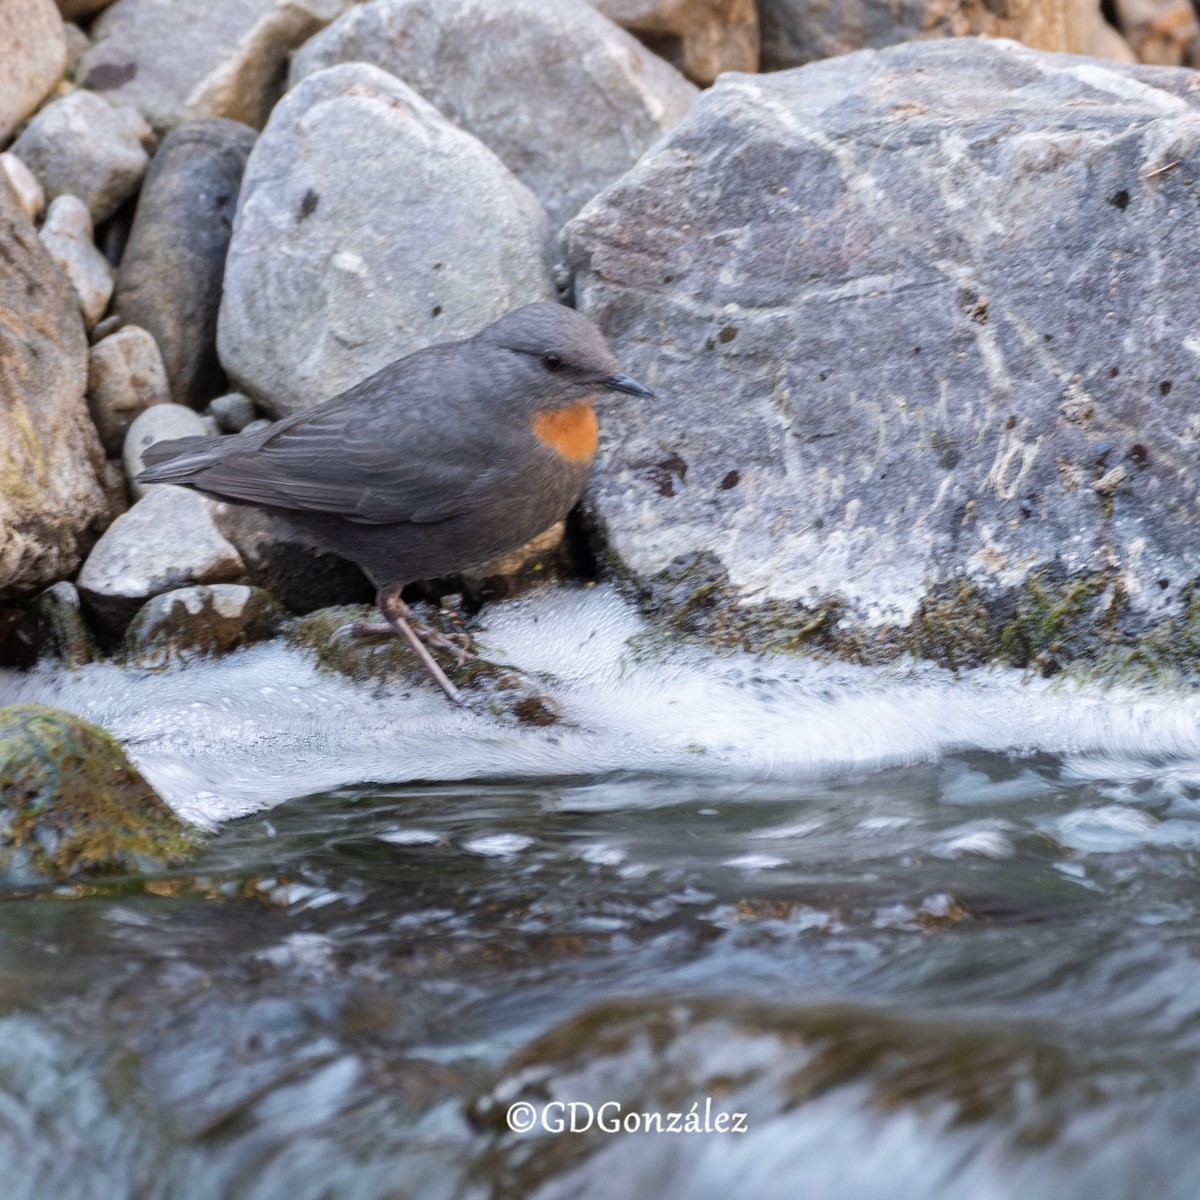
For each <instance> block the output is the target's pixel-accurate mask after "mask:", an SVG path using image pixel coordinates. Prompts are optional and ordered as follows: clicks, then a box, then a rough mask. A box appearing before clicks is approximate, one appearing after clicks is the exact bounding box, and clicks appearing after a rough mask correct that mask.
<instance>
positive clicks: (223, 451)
mask: <svg viewBox="0 0 1200 1200" xmlns="http://www.w3.org/2000/svg"><path fill="white" fill-rule="evenodd" d="M430 407H431V406H426V409H427V410H428V409H429V408H430ZM455 418H457V419H455ZM494 436H495V433H494V430H491V429H490V427H489V423H488V422H487V421H486V420H480V419H479V418H478V416H476V419H475V420H474V421H471V420H467V419H464V414H462V412H461V410H459V411H458V412H457V413H456V412H454V406H453V405H446V406H442V407H441V409H440V411H439V412H430V411H423V412H417V413H412V414H410V415H405V413H404V405H403V402H402V400H399V401H397V399H396V398H395V397H391V398H385V399H380V400H379V401H378V402H377V401H375V400H372V399H369V398H368V399H365V400H364V398H362V397H360V398H359V402H358V403H354V402H353V399H352V394H350V393H348V394H347V395H345V396H342V397H339V398H338V399H337V400H335V401H329V402H327V403H325V404H322V405H318V406H317V407H316V408H312V409H308V410H307V411H305V412H301V413H297V414H295V415H294V416H291V417H287V418H285V419H284V420H283V421H279V422H277V423H276V424H275V425H273V426H272V427H271V428H270V429H268V430H263V431H261V432H258V433H255V434H252V435H250V436H249V437H246V435H239V437H237V438H218V439H210V438H205V439H187V440H182V439H181V440H180V442H179V443H177V445H176V446H172V445H169V444H163V445H162V446H161V448H160V447H152V448H151V451H150V452H148V454H147V461H148V463H149V464H150V466H149V469H148V470H147V471H146V472H145V473H144V474H143V476H141V477H140V478H141V479H143V480H144V481H145V482H175V483H188V484H191V485H192V486H194V487H198V488H201V489H203V490H204V491H206V492H211V493H213V494H215V495H218V496H227V497H229V498H230V499H232V500H242V501H247V502H250V503H253V504H267V505H271V506H273V507H276V508H283V509H291V510H294V511H306V512H320V513H330V514H334V515H336V516H340V517H344V518H345V519H346V520H349V521H359V522H362V523H363V524H369V525H390V524H395V523H397V522H401V521H414V522H417V523H419V524H426V523H432V522H436V521H443V520H446V519H448V518H449V517H452V516H454V515H455V514H456V513H458V512H461V511H462V510H463V509H464V508H466V507H469V505H470V502H471V500H472V499H473V498H474V497H475V496H476V495H478V494H479V492H481V491H483V490H485V489H486V488H487V486H488V483H489V480H490V479H491V478H492V477H493V475H494V473H495V471H496V469H497V467H496V464H497V462H498V461H499V459H498V456H497V455H496V454H494V453H489V450H490V449H491V447H490V442H489V439H490V438H493V437H494ZM188 441H190V442H191V443H192V444H191V445H188V444H187V442H188Z"/></svg>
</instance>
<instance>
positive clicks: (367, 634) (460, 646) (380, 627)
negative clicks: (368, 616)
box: [329, 621, 475, 667]
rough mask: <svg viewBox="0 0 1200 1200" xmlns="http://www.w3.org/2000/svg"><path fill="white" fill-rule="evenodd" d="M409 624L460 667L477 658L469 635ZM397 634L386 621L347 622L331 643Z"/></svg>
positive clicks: (429, 643)
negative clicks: (445, 632) (442, 631)
mask: <svg viewBox="0 0 1200 1200" xmlns="http://www.w3.org/2000/svg"><path fill="white" fill-rule="evenodd" d="M409 624H410V625H411V627H412V630H413V632H414V633H415V634H416V635H417V636H418V637H419V638H420V639H421V640H422V641H423V642H424V643H425V644H426V645H427V646H432V647H433V648H434V649H435V650H444V651H445V652H446V653H447V654H452V655H453V656H454V661H455V662H456V663H458V665H459V666H460V667H461V666H462V665H463V664H464V663H465V662H467V661H468V660H469V659H471V658H474V657H475V647H474V644H473V643H472V641H471V638H470V636H469V635H468V634H465V633H457V634H444V633H439V632H438V631H437V630H436V629H431V628H430V627H429V626H428V625H420V624H418V623H417V622H416V621H410V622H409ZM396 634H397V630H396V628H395V627H394V626H392V625H389V624H388V623H387V622H386V621H347V622H346V624H345V625H339V626H338V627H337V628H336V629H335V630H334V631H333V633H332V634H331V635H330V638H329V641H330V644H331V645H336V644H337V643H338V642H342V641H347V642H353V641H358V640H360V639H362V638H380V637H387V638H394V637H395V636H396Z"/></svg>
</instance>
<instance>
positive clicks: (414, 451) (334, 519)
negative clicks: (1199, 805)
mask: <svg viewBox="0 0 1200 1200" xmlns="http://www.w3.org/2000/svg"><path fill="white" fill-rule="evenodd" d="M605 392H622V393H625V394H628V395H631V396H637V397H641V398H644V399H652V398H653V397H654V393H653V391H652V390H651V389H650V388H648V387H646V386H645V385H644V384H641V383H639V382H638V381H637V380H636V379H633V378H631V377H630V376H629V375H627V374H625V373H624V372H623V371H622V370H621V367H620V364H619V363H618V362H617V359H616V358H615V357H614V355H613V353H612V351H611V350H610V349H609V347H608V345H607V343H606V342H605V340H604V337H603V335H602V334H601V333H600V331H599V330H598V329H597V328H596V327H595V325H593V324H592V323H591V321H589V320H588V319H587V318H586V317H585V316H584V315H583V314H582V313H579V312H577V311H576V310H575V309H572V308H568V307H567V306H565V305H562V304H556V303H553V302H542V303H537V304H528V305H525V306H523V307H521V308H516V309H513V310H511V311H510V312H508V313H506V314H505V315H504V316H502V317H500V318H499V319H498V320H496V321H493V322H492V323H491V324H489V325H487V326H485V327H484V328H483V329H481V330H480V331H479V332H478V333H476V334H474V335H473V336H471V337H468V338H464V339H461V340H459V341H451V342H443V343H441V344H439V345H434V346H429V347H426V348H424V349H421V350H417V351H415V352H413V353H411V354H408V355H406V356H405V357H403V358H399V359H396V360H395V361H394V362H391V363H389V364H388V365H387V366H385V367H383V368H381V369H380V370H378V371H376V372H375V373H374V374H373V375H370V376H368V377H367V378H366V379H364V380H362V381H361V382H360V383H356V384H355V385H354V386H352V387H350V388H348V389H347V390H346V391H344V392H341V393H340V394H339V395H336V396H334V397H333V398H332V399H329V400H326V401H324V402H323V403H320V404H316V405H314V406H313V407H311V408H307V409H303V410H301V411H300V412H297V413H293V414H292V415H291V416H288V417H285V418H283V419H282V420H280V421H276V422H275V423H273V424H272V425H270V426H268V427H266V428H260V429H257V430H247V431H245V432H243V433H240V434H235V435H232V436H222V435H219V434H218V435H213V436H202V437H185V438H175V439H172V440H169V441H163V442H158V443H156V444H155V445H153V446H151V447H150V448H149V449H148V450H147V451H146V454H145V456H144V463H145V468H144V469H143V470H142V471H141V473H140V474H139V475H138V476H137V479H136V482H137V483H172V484H179V485H183V486H186V487H190V488H194V489H196V490H197V491H200V492H203V493H205V494H207V495H210V496H213V497H215V498H217V499H219V500H222V501H230V502H233V503H235V504H244V505H253V506H256V507H258V508H261V509H265V510H267V511H269V512H272V513H275V514H278V515H279V516H281V517H282V518H283V519H284V520H285V521H286V522H287V523H288V524H289V525H290V526H292V528H293V530H294V531H295V533H296V534H298V535H299V536H300V537H301V538H303V539H304V540H305V541H307V542H308V543H309V544H310V545H312V546H313V547H314V548H316V549H319V550H326V551H332V552H334V553H336V554H340V555H341V556H342V557H344V558H348V559H350V560H351V561H353V562H355V563H357V564H358V565H359V566H360V567H361V568H362V570H363V572H364V573H365V574H366V575H367V577H368V578H369V579H370V580H371V582H372V584H373V585H374V587H375V590H376V603H377V604H378V606H379V609H380V611H381V612H382V614H383V616H384V618H385V619H386V621H387V625H386V626H383V627H382V628H383V629H385V630H394V631H395V632H396V633H399V634H400V635H401V636H402V637H403V638H404V639H405V641H406V642H407V643H408V644H409V646H410V647H411V648H412V650H413V652H414V653H415V654H416V656H417V658H418V659H419V660H420V661H421V663H422V665H423V666H424V667H425V669H426V670H427V671H428V672H429V674H430V675H431V676H432V677H433V679H434V680H435V681H436V682H437V684H438V686H439V687H440V688H441V689H442V691H443V692H444V693H445V694H446V696H447V698H448V699H449V700H451V701H452V702H455V703H460V702H461V696H460V694H459V692H458V689H457V688H455V686H454V685H453V684H452V683H451V682H450V680H449V679H448V678H447V677H446V674H445V672H444V671H443V670H442V669H441V667H440V666H439V665H438V663H437V661H436V660H435V659H434V658H433V656H432V654H431V653H430V652H429V650H428V648H427V647H426V645H425V644H424V642H423V641H422V636H421V635H424V637H425V638H426V640H428V641H430V642H431V644H434V645H435V646H443V647H447V648H450V647H452V644H451V643H449V642H448V639H442V638H439V637H438V635H436V634H433V633H432V631H430V630H427V629H424V628H422V627H420V626H416V623H415V622H414V620H413V616H412V613H411V611H410V610H409V608H408V606H407V605H406V604H405V603H404V601H403V599H402V598H401V592H402V591H403V590H404V588H405V587H406V586H407V585H408V584H410V583H413V582H415V581H417V580H421V579H433V578H438V577H440V576H444V575H450V574H453V573H455V572H458V571H462V570H465V569H468V568H470V567H474V566H478V565H481V564H483V563H485V562H488V561H489V560H491V559H493V558H495V557H497V556H499V555H501V554H506V553H508V552H509V551H510V550H514V549H516V548H517V547H518V546H522V545H524V544H525V543H526V542H527V541H529V540H530V538H532V537H534V536H535V535H536V534H538V533H540V532H542V531H543V530H544V529H547V528H549V527H550V526H551V525H553V524H555V522H557V521H560V520H562V519H563V518H564V517H565V516H566V515H567V513H569V512H570V510H571V509H572V508H573V507H574V506H575V504H576V503H577V502H578V500H579V498H580V496H581V495H582V493H583V489H584V485H585V484H586V482H587V479H588V476H589V474H590V472H591V469H592V463H593V460H594V458H595V455H596V449H597V445H598V439H599V425H598V421H597V418H596V410H595V403H596V401H597V400H598V399H600V397H601V396H602V395H603V394H604V393H605ZM363 628H366V629H369V630H370V631H376V630H377V629H378V628H380V627H376V626H366V627H362V626H359V627H356V631H361V630H362V629H363ZM453 648H456V649H457V647H453Z"/></svg>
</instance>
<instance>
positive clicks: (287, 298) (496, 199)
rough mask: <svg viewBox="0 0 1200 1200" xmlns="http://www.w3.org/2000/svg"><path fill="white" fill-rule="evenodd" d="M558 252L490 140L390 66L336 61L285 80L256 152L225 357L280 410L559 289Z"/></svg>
mask: <svg viewBox="0 0 1200 1200" xmlns="http://www.w3.org/2000/svg"><path fill="white" fill-rule="evenodd" d="M380 196H388V197H389V198H390V201H389V203H388V204H387V205H386V206H383V207H381V206H380V204H379V197H380ZM548 256H549V228H548V226H547V224H546V217H545V213H544V212H543V211H542V208H541V206H540V205H539V204H538V202H537V200H536V199H535V198H534V196H533V195H532V193H530V192H529V191H528V190H527V189H526V188H525V187H523V186H522V185H521V184H520V183H518V182H517V180H516V179H514V178H513V177H512V175H511V174H510V173H509V172H508V170H507V169H506V168H505V167H504V165H503V164H502V163H501V162H500V161H499V160H498V159H497V158H496V157H495V156H494V155H493V154H492V153H491V152H490V151H489V150H487V149H486V148H485V147H484V146H482V145H481V144H480V143H479V142H477V141H476V140H475V139H474V138H473V137H471V136H470V135H469V134H466V133H463V132H462V131H461V130H460V129H458V128H456V127H455V126H454V125H452V124H451V123H450V122H449V121H448V120H446V118H445V117H443V116H442V115H441V114H440V113H439V112H438V111H437V110H436V109H435V108H433V107H432V106H431V105H430V104H429V103H428V102H427V101H425V100H423V99H422V98H421V97H420V96H419V95H417V93H416V92H414V91H412V90H411V89H410V88H408V87H406V86H405V85H404V84H403V83H401V82H400V81H399V80H397V79H395V78H394V77H393V76H391V75H388V74H386V73H385V72H383V71H380V70H379V69H378V68H376V67H371V66H367V65H365V64H347V65H344V66H338V67H331V68H329V69H328V70H326V71H320V72H317V73H316V74H314V75H311V76H309V77H308V78H307V79H304V80H303V81H302V82H301V83H299V84H298V85H297V86H296V87H294V88H293V89H292V90H291V91H290V92H288V94H287V95H286V96H285V97H284V98H283V100H282V101H281V102H280V103H279V105H278V107H277V108H276V109H275V111H274V112H273V113H272V115H271V120H270V122H269V123H268V125H267V128H266V129H265V130H264V131H263V133H262V135H261V137H260V138H259V140H258V142H257V143H256V144H255V147H254V150H253V151H252V153H251V155H250V160H249V163H248V164H247V167H246V175H245V179H244V180H243V184H242V192H241V197H240V199H239V201H238V214H237V219H236V223H235V227H234V234H233V241H232V243H231V244H230V247H229V258H228V261H227V263H226V269H225V288H224V294H223V296H222V301H221V315H220V323H219V326H218V331H217V346H218V350H219V353H220V357H221V362H222V364H223V366H224V367H225V370H226V371H227V372H228V374H229V377H230V379H231V380H233V381H234V382H235V383H236V384H237V385H238V386H239V388H240V389H241V390H243V391H245V392H246V393H248V394H249V395H250V396H252V397H253V398H254V399H255V400H256V401H257V402H258V403H259V405H260V406H261V407H263V408H264V409H266V411H267V412H269V413H271V414H272V415H274V416H277V417H278V416H283V415H285V414H287V413H290V412H294V411H296V410H297V409H300V408H304V407H306V406H308V405H309V404H313V403H317V402H318V401H321V400H326V399H328V398H329V397H330V396H333V395H336V394H337V393H338V392H341V391H344V390H345V389H346V388H347V387H349V386H350V385H351V384H354V383H357V382H358V381H359V380H361V379H364V378H365V377H366V376H367V375H370V374H371V373H372V372H374V371H376V370H378V369H379V368H380V367H382V366H384V365H385V364H386V363H388V362H391V361H392V360H393V359H396V358H400V357H402V356H403V355H405V354H407V353H409V352H411V351H413V350H416V349H419V348H420V347H421V346H424V345H428V344H431V343H433V342H439V341H447V340H450V339H452V338H456V337H463V336H466V335H468V334H471V333H474V332H475V331H476V330H477V329H479V328H481V327H482V326H484V325H486V324H487V323H488V322H489V321H492V320H495V319H496V318H497V317H499V316H500V315H501V314H502V313H504V312H507V311H508V310H509V309H510V308H513V307H515V306H516V305H519V304H525V303H528V302H531V301H534V300H545V299H549V298H551V297H553V295H554V287H553V283H552V282H551V278H550V266H549V262H548ZM400 280H403V281H405V282H404V284H403V286H397V284H398V282H399V281H400Z"/></svg>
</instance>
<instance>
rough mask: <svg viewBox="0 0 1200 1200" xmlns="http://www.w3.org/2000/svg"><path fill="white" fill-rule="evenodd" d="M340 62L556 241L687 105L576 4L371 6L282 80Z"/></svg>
mask: <svg viewBox="0 0 1200 1200" xmlns="http://www.w3.org/2000/svg"><path fill="white" fill-rule="evenodd" d="M341 62H369V63H372V64H373V65H375V66H377V67H381V68H382V69H383V70H385V71H389V72H391V74H393V75H395V76H396V77H397V78H399V79H402V80H403V81H404V82H405V83H407V84H408V85H409V86H410V87H412V88H414V89H415V90H416V91H418V92H420V93H421V95H422V96H424V97H425V99H426V100H428V101H430V103H432V104H433V105H434V106H435V107H437V108H438V109H439V110H440V111H441V112H442V113H444V114H445V115H446V116H447V117H448V118H449V119H450V120H451V121H453V122H455V124H457V125H459V126H460V127H461V128H463V129H465V130H466V131H467V132H468V133H471V134H474V135H475V137H477V138H478V139H479V140H480V141H481V142H483V144H484V145H485V146H487V147H488V148H489V149H490V150H492V151H493V152H494V153H495V154H496V155H497V156H498V157H499V158H500V159H501V161H502V162H504V163H505V164H506V165H507V166H508V168H509V169H510V170H511V171H512V172H513V174H514V175H515V176H516V177H517V178H518V179H519V180H520V181H521V182H522V183H524V184H525V185H526V186H527V187H528V188H529V189H530V190H531V191H532V192H533V193H534V194H535V195H536V196H537V197H538V199H539V200H540V201H541V202H542V205H543V206H544V207H545V209H546V212H547V215H548V216H549V218H550V222H551V224H552V225H553V227H554V228H556V229H557V228H558V227H559V226H561V225H562V223H563V222H564V221H566V220H568V219H569V218H570V217H572V216H574V215H575V213H577V212H578V211H579V209H580V208H582V207H583V205H584V204H586V203H587V202H588V200H590V199H591V198H592V197H593V196H594V195H595V194H596V193H597V192H599V191H601V190H602V189H603V188H604V187H605V186H606V185H607V184H609V183H611V182H612V181H613V180H614V179H616V178H617V177H618V176H620V175H622V174H624V172H625V171H627V170H628V169H629V168H630V167H631V166H632V165H633V164H634V162H635V161H636V160H637V158H638V157H639V155H640V154H641V153H642V152H643V151H644V150H645V149H646V148H647V147H648V146H649V145H650V143H651V142H653V141H655V140H656V139H657V138H659V137H661V136H662V135H663V134H664V133H666V132H667V131H668V130H670V129H671V128H672V127H673V126H674V125H675V124H676V123H677V122H678V121H679V120H680V119H681V118H682V117H683V115H684V113H686V112H687V110H688V108H689V107H690V106H691V103H692V101H693V100H694V99H695V96H696V90H695V88H694V87H692V86H691V85H690V84H689V83H688V82H687V81H686V80H684V79H682V78H681V77H680V76H679V75H678V73H677V72H675V71H674V70H672V69H671V68H670V67H669V66H667V65H666V64H665V63H664V62H662V61H661V60H660V59H658V58H657V57H656V56H655V55H653V54H651V53H650V52H649V51H647V50H644V49H643V48H642V47H641V46H640V45H638V43H637V42H636V41H634V39H633V38H631V37H630V36H629V35H628V34H626V33H624V32H623V31H622V30H620V29H619V28H617V27H616V26H614V25H613V23H612V22H610V21H608V20H606V19H605V18H604V17H603V16H601V15H600V14H599V13H597V12H595V11H592V10H590V9H589V6H588V5H587V3H585V0H558V2H556V3H554V4H545V3H543V2H542V0H506V2H505V3H503V4H497V3H496V2H495V0H373V2H372V3H369V4H364V5H359V6H355V7H353V8H351V9H350V10H349V12H347V13H346V15H345V16H343V17H342V18H340V19H339V20H338V21H336V22H335V23H334V24H333V25H331V26H330V27H329V28H328V29H327V30H325V31H324V32H323V33H321V34H319V35H318V36H317V37H315V38H313V39H312V41H310V42H309V43H308V44H307V45H306V46H305V47H304V48H303V49H302V50H301V51H300V52H299V53H298V54H297V55H296V58H295V61H294V63H293V65H292V70H291V80H292V82H293V84H295V83H296V82H297V81H298V80H300V79H302V78H304V77H305V76H306V75H309V74H311V73H312V72H313V71H317V70H320V69H321V68H323V67H330V66H333V65H335V64H337V63H341ZM583 94H586V95H587V96H588V97H589V98H588V100H587V102H586V103H583V102H581V99H580V98H581V95H583Z"/></svg>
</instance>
